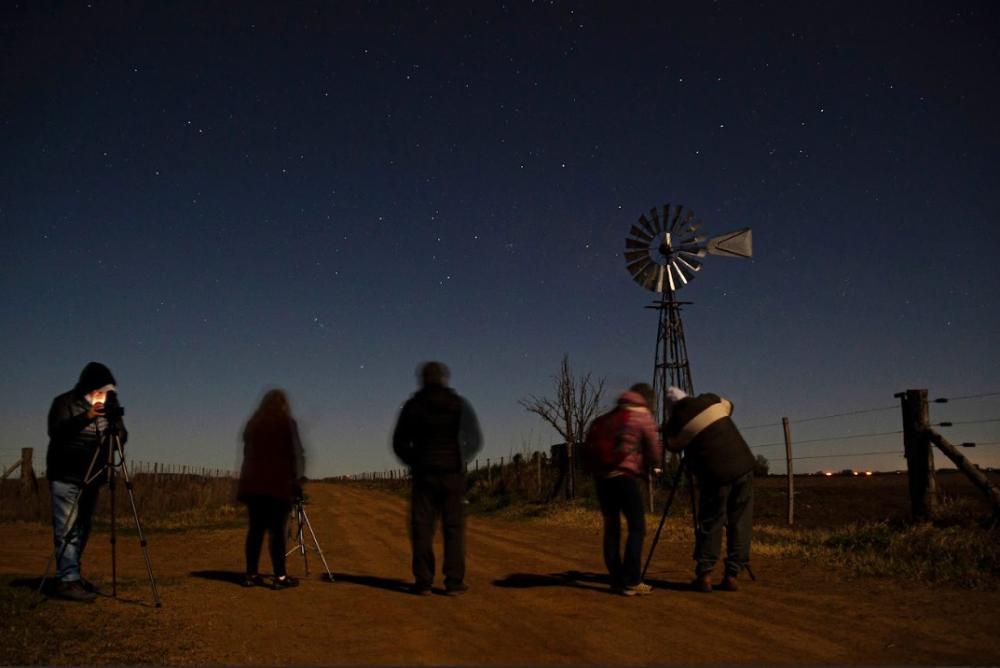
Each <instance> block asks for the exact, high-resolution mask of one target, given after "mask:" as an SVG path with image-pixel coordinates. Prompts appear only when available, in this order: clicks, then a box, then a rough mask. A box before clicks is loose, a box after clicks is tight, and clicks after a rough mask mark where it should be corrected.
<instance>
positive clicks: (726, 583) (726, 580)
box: [719, 575, 740, 591]
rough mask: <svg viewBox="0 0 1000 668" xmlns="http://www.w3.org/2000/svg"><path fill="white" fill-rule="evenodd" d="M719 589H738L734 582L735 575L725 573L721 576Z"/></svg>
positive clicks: (738, 586)
mask: <svg viewBox="0 0 1000 668" xmlns="http://www.w3.org/2000/svg"><path fill="white" fill-rule="evenodd" d="M719 589H720V590H721V591H739V590H740V585H739V583H737V582H736V576H735V575H726V576H725V577H723V578H722V582H720V583H719Z"/></svg>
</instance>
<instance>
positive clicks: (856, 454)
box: [792, 450, 903, 461]
mask: <svg viewBox="0 0 1000 668" xmlns="http://www.w3.org/2000/svg"><path fill="white" fill-rule="evenodd" d="M869 455H899V456H900V457H902V456H903V453H902V452H900V451H898V450H877V451H874V452H854V453H845V454H842V455H808V456H806V457H792V461H795V460H798V459H827V458H833V457H867V456H869Z"/></svg>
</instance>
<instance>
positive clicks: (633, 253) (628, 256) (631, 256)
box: [625, 249, 649, 262]
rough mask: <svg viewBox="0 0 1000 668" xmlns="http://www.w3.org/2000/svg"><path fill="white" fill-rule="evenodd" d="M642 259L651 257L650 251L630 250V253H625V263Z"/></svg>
mask: <svg viewBox="0 0 1000 668" xmlns="http://www.w3.org/2000/svg"><path fill="white" fill-rule="evenodd" d="M641 257H649V250H648V249H644V250H629V251H625V261H626V262H635V261H636V260H638V259H639V258H641Z"/></svg>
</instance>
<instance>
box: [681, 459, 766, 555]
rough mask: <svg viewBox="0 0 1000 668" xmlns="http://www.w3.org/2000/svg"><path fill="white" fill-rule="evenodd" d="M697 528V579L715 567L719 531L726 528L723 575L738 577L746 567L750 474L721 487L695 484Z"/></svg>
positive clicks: (750, 517)
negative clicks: (697, 494)
mask: <svg viewBox="0 0 1000 668" xmlns="http://www.w3.org/2000/svg"><path fill="white" fill-rule="evenodd" d="M698 483H699V486H700V487H701V489H700V500H699V504H698V527H697V529H696V530H695V544H694V559H695V561H696V562H697V564H696V565H695V572H696V573H697V574H698V575H701V574H703V573H708V572H709V571H711V570H712V569H713V568H714V567H715V562H717V561H718V560H719V552H720V551H721V549H722V528H723V527H725V528H726V560H725V563H726V575H739V574H740V570H741V569H742V568H743V566H745V565H747V564H749V563H750V538H751V533H752V531H753V471H751V472H749V473H746V474H744V475H742V476H740V477H739V478H737V479H736V480H734V481H733V482H731V483H727V484H725V485H718V484H712V483H711V482H707V481H704V480H699V481H698Z"/></svg>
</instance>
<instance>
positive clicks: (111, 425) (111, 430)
mask: <svg viewBox="0 0 1000 668" xmlns="http://www.w3.org/2000/svg"><path fill="white" fill-rule="evenodd" d="M101 438H103V439H107V442H108V459H107V461H106V462H105V463H103V464H101V465H100V467H99V469H98V470H97V471H96V472H95V471H94V466H95V464H97V456H98V455H99V454H100V452H101V448H100V447H98V448H96V449H95V450H94V456H93V457H91V459H90V465H89V466H88V467H87V473H86V475H85V476H84V478H83V487H84V488H86V487H87V486H88V485H91V484H93V482H94V481H95V480H96V479H97V478H99V477H100V475H101V473H102V472H104V471H107V474H108V490H109V492H108V493H109V494H110V504H111V537H110V540H111V596H112V597H114V598H117V597H118V569H117V559H116V557H117V554H116V542H117V537H116V521H115V470H116V469H117V468H121V470H122V476H123V477H124V478H125V490H126V491H127V492H128V498H129V504H130V505H131V508H132V518H133V520H134V521H135V528H136V531H137V532H138V534H139V545H140V546H141V547H142V556H143V558H144V559H145V560H146V573H147V575H148V576H149V585H150V587H151V588H152V590H153V600H154V601H155V603H156V607H158V608H159V607H161V605H162V603H161V601H160V594H159V592H158V591H157V590H156V580H155V578H154V577H153V566H152V564H151V563H150V561H149V551H148V550H147V549H146V546H147V544H146V538H145V536H144V535H143V533H142V525H141V524H140V522H139V511H138V510H137V509H136V506H135V496H134V495H133V493H132V479H131V478H130V476H129V473H128V466H127V465H126V464H125V451H124V449H123V448H122V440H121V434H120V431H119V425H118V422H117V418H116V417H109V419H108V429H107V431H106V432H105V433H104V435H103V437H101V436H100V434H99V439H101ZM116 454H117V456H118V461H117V463H116V462H115V455H116ZM82 496H83V493H82V491H81V493H80V494H79V495H78V496H77V497H76V499H74V501H73V507H72V508H71V509H70V512H69V518H70V520H69V521H68V522H67V524H68V525H69V526H68V528H67V529H66V532H65V533H64V534H63V536H62V540H61V541H60V547H59V549H58V550H57V551H53V553H52V554H51V555H49V562H48V564H46V566H45V573H44V574H42V580H41V582H40V583H39V585H38V593H42V590H43V588H44V587H45V581H46V579H47V578H48V575H49V569H50V568H51V567H52V562H53V561H55V562H56V564H57V566H58V563H59V559H61V558H62V556H63V553H64V552H65V551H66V545H67V542H66V539H67V538H69V536H70V534H71V533H73V530H74V529H76V527H77V525H78V524H79V522H80V517H79V513H78V509H79V505H80V497H82Z"/></svg>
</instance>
